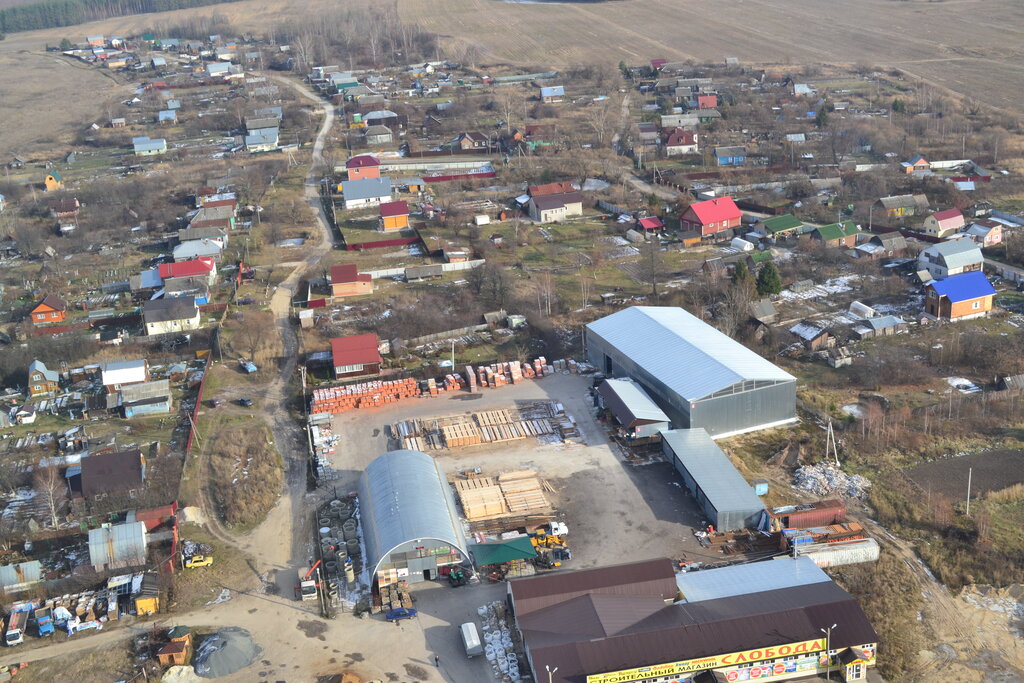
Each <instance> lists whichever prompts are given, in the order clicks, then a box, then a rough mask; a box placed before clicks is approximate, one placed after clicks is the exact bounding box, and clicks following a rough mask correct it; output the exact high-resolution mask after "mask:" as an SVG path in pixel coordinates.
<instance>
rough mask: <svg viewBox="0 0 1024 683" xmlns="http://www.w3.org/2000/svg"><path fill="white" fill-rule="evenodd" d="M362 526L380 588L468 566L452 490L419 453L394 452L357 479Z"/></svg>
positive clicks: (370, 567)
mask: <svg viewBox="0 0 1024 683" xmlns="http://www.w3.org/2000/svg"><path fill="white" fill-rule="evenodd" d="M359 522H360V524H361V525H362V528H363V543H364V544H365V545H366V558H365V560H366V568H367V569H368V570H369V572H370V576H371V578H372V580H373V582H374V584H375V585H376V586H377V587H378V588H382V587H384V586H387V585H390V584H392V583H396V582H397V581H399V580H405V581H408V582H409V583H417V582H420V581H429V580H431V579H435V578H437V576H438V570H439V569H440V568H441V567H450V566H452V565H458V564H463V563H468V562H469V553H468V552H467V548H466V536H465V533H464V532H463V529H462V523H461V522H460V521H459V516H458V513H456V511H455V499H454V497H453V496H452V489H451V486H449V484H448V479H447V477H445V474H444V472H443V471H442V470H441V468H440V466H438V464H437V461H435V460H434V459H433V458H432V457H430V456H429V455H427V454H426V453H420V452H419V451H411V450H400V451H391V452H389V453H385V454H384V455H382V456H380V457H378V458H376V459H375V460H374V461H373V462H371V463H370V464H369V465H367V467H366V469H365V470H364V471H363V475H362V477H360V479H359Z"/></svg>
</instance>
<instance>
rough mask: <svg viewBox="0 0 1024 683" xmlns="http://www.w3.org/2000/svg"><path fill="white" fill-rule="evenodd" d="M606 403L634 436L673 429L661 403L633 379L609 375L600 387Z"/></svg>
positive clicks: (655, 434)
mask: <svg viewBox="0 0 1024 683" xmlns="http://www.w3.org/2000/svg"><path fill="white" fill-rule="evenodd" d="M597 393H598V394H600V396H601V399H602V401H603V402H604V405H605V407H606V408H608V410H610V411H611V412H612V415H614V416H615V419H616V420H617V421H618V422H619V424H621V425H622V426H623V427H625V428H626V430H627V431H628V432H629V433H630V434H631V435H633V436H635V437H637V438H640V439H643V438H647V437H651V436H657V434H658V432H660V431H663V430H665V429H669V427H670V420H669V417H668V415H666V414H665V411H663V410H662V409H661V408H659V407H658V404H657V403H655V402H654V400H653V399H652V398H651V397H650V396H649V395H648V394H647V392H646V391H644V390H643V387H641V386H640V384H639V383H638V382H634V381H633V380H631V379H606V380H605V381H604V382H602V383H601V385H600V386H599V387H598V388H597Z"/></svg>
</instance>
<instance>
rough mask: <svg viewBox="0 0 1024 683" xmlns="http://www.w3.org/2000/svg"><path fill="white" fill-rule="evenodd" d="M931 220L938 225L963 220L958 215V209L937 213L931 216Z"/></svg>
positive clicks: (960, 214)
mask: <svg viewBox="0 0 1024 683" xmlns="http://www.w3.org/2000/svg"><path fill="white" fill-rule="evenodd" d="M932 218H934V219H935V220H937V221H938V222H939V223H942V222H943V221H948V220H952V219H959V220H961V221H962V220H963V218H964V216H963V214H962V213H960V209H946V210H945V211H939V212H937V213H933V214H932Z"/></svg>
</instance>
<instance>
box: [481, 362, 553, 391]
mask: <svg viewBox="0 0 1024 683" xmlns="http://www.w3.org/2000/svg"><path fill="white" fill-rule="evenodd" d="M552 372H553V370H552V369H551V366H550V365H548V363H547V360H546V359H545V358H544V356H540V357H539V358H537V359H536V360H534V361H533V363H520V362H518V361H513V362H511V363H494V364H492V365H485V366H481V367H478V368H473V366H472V365H467V366H466V375H467V376H468V377H469V390H470V391H471V392H474V391H476V390H477V387H478V386H479V387H503V386H505V385H508V384H519V383H520V382H521V381H523V380H524V379H534V378H537V377H543V376H544V375H549V374H551V373H552Z"/></svg>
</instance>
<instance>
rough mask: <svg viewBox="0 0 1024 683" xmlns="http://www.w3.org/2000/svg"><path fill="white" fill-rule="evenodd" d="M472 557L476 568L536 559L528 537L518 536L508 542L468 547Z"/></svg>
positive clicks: (535, 552)
mask: <svg viewBox="0 0 1024 683" xmlns="http://www.w3.org/2000/svg"><path fill="white" fill-rule="evenodd" d="M470 551H471V552H472V553H473V557H475V558H476V564H477V566H478V567H484V566H487V565H489V564H504V563H505V562H511V561H512V560H528V559H530V558H532V557H537V551H536V549H535V548H534V547H533V541H531V540H530V537H529V536H520V537H519V538H513V539H512V540H510V541H502V542H501V543H479V544H477V545H474V546H470Z"/></svg>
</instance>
